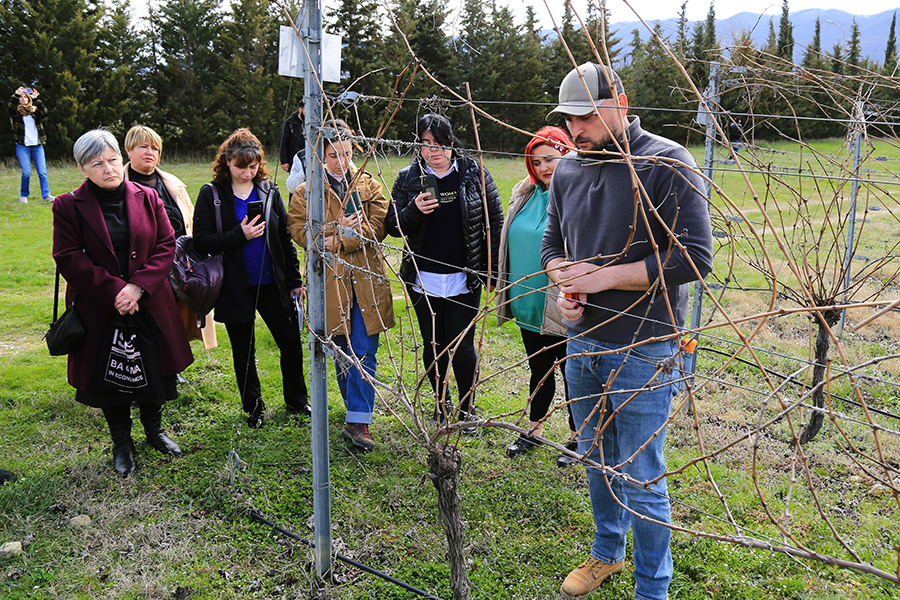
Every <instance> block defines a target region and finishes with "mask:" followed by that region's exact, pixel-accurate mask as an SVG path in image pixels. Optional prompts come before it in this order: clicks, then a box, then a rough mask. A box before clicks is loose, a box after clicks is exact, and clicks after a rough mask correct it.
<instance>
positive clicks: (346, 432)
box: [341, 423, 375, 452]
mask: <svg viewBox="0 0 900 600" xmlns="http://www.w3.org/2000/svg"><path fill="white" fill-rule="evenodd" d="M341 436H343V438H344V439H345V440H347V441H348V442H350V443H351V444H352V445H354V446H356V447H357V448H359V449H361V450H365V451H367V452H368V451H369V450H374V449H375V442H373V441H372V436H371V435H369V426H368V425H367V424H366V423H344V429H343V430H342V431H341Z"/></svg>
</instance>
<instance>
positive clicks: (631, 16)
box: [451, 0, 900, 28]
mask: <svg viewBox="0 0 900 600" xmlns="http://www.w3.org/2000/svg"><path fill="white" fill-rule="evenodd" d="M451 1H452V0H451ZM501 1H506V2H507V3H508V4H509V5H510V6H512V7H513V9H514V10H515V11H516V14H517V15H518V16H519V17H520V20H524V17H525V6H527V5H529V4H530V5H531V6H533V7H534V11H535V14H536V15H537V16H538V18H539V19H541V22H542V23H544V24H545V26H546V27H547V28H550V27H552V25H551V21H550V18H549V16H548V15H549V13H548V12H547V6H550V7H551V9H552V10H553V11H554V13H555V14H554V18H555V19H557V23H559V19H561V18H562V12H563V9H562V6H563V2H562V1H561V0H547V3H546V5H545V4H544V2H543V0H501ZM683 1H684V0H630V1H629V2H628V3H627V4H626V2H625V0H606V7H607V8H608V9H609V11H610V14H611V17H612V19H611V20H612V21H613V22H618V21H636V20H638V17H637V16H636V14H637V15H640V17H641V18H643V19H644V20H645V21H648V22H649V21H653V20H658V19H668V18H675V17H677V16H678V10H679V9H680V8H681V4H682V2H683ZM574 4H575V8H576V10H578V11H579V13H580V14H581V15H582V17H584V15H585V7H586V6H587V0H574ZM709 4H710V3H709V1H708V0H688V5H687V18H688V20H689V21H699V20H701V19H705V18H706V13H707V12H709ZM788 6H789V8H790V11H791V12H792V13H793V12H796V11H798V10H805V9H807V8H823V9H827V8H837V9H839V10H843V11H846V12H849V13H851V14H858V15H877V14H878V13H881V12H884V11H886V10H891V9H895V8H900V0H867V1H866V2H863V3H860V4H855V3H854V4H852V5H848V4H847V2H846V0H843V1H841V0H788ZM848 6H851V7H852V8H848ZM715 8H716V18H717V19H727V18H728V17H731V16H733V15H736V14H737V13H739V12H751V13H754V14H767V15H781V2H780V1H779V2H766V1H764V0H716V3H715Z"/></svg>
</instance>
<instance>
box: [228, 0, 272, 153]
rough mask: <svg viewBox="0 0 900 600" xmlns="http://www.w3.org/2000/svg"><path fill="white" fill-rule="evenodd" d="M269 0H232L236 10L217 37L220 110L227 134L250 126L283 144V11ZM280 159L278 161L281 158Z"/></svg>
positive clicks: (264, 138)
mask: <svg viewBox="0 0 900 600" xmlns="http://www.w3.org/2000/svg"><path fill="white" fill-rule="evenodd" d="M270 6H271V5H270V4H269V2H268V0H232V2H231V7H230V8H231V11H230V15H229V16H228V18H227V19H226V20H225V22H224V23H223V24H222V29H221V34H220V35H219V36H218V38H217V39H216V40H215V41H214V43H213V48H214V49H215V52H216V54H217V55H218V59H219V61H220V63H221V71H220V73H221V77H220V79H221V81H220V83H219V86H218V87H219V90H220V92H219V94H217V95H220V96H221V97H222V99H223V104H222V105H221V106H220V107H219V110H218V111H217V115H218V117H219V119H221V121H219V122H220V123H221V127H222V129H221V130H220V131H219V133H218V135H219V136H220V137H225V136H227V135H229V134H230V133H231V132H232V131H233V130H234V129H237V128H238V127H246V128H248V129H250V131H252V132H253V133H254V134H255V135H256V136H257V137H258V138H259V139H260V141H261V142H262V143H263V144H264V145H265V146H267V147H269V148H273V147H275V146H276V145H277V144H278V141H279V136H280V134H281V127H280V125H281V120H280V119H279V118H278V115H279V112H280V111H279V110H278V107H277V106H276V104H280V103H278V102H277V101H276V99H275V87H274V85H273V84H274V83H275V80H276V79H277V78H278V75H277V60H278V47H277V42H276V41H275V40H276V38H274V37H273V36H272V35H271V33H272V31H273V30H275V31H277V30H278V20H277V13H275V12H272V11H271V9H270ZM274 160H276V161H277V158H275V159H274Z"/></svg>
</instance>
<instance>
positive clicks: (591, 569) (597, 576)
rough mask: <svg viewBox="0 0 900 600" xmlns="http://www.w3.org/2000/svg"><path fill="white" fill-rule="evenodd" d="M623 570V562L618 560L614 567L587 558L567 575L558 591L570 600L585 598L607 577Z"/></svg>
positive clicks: (592, 558)
mask: <svg viewBox="0 0 900 600" xmlns="http://www.w3.org/2000/svg"><path fill="white" fill-rule="evenodd" d="M624 568H625V561H624V560H620V561H619V562H617V563H616V564H614V565H609V564H606V563H605V562H601V561H599V560H597V559H596V558H594V557H593V556H589V557H588V559H587V560H586V561H584V562H583V563H581V564H580V565H579V566H578V567H577V568H576V569H575V570H574V571H572V572H571V573H569V575H568V576H567V577H566V580H565V581H563V584H562V587H561V588H559V591H561V592H562V593H563V594H564V595H566V596H568V597H570V598H580V597H581V596H587V595H588V594H590V593H591V592H593V591H594V590H596V589H597V588H598V587H600V584H601V583H603V582H604V581H606V578H607V577H609V576H610V575H612V574H613V573H618V572H619V571H621V570H622V569H624Z"/></svg>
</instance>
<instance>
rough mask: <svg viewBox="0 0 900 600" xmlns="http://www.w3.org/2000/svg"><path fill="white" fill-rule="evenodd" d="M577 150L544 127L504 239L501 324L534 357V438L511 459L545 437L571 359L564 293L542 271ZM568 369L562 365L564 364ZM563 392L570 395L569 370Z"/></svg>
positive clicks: (530, 151)
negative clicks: (553, 206) (560, 193)
mask: <svg viewBox="0 0 900 600" xmlns="http://www.w3.org/2000/svg"><path fill="white" fill-rule="evenodd" d="M572 148H573V144H572V140H571V139H570V138H569V136H568V134H567V133H566V132H565V131H563V130H562V129H560V128H559V127H544V128H543V129H541V130H540V131H538V132H537V134H536V135H535V137H533V138H532V139H531V141H530V142H528V145H527V146H525V168H526V169H527V170H528V177H526V178H525V179H523V180H522V181H520V182H519V183H517V184H516V185H515V187H513V191H512V197H511V198H510V201H509V208H508V209H507V211H506V220H505V221H504V223H503V232H502V233H501V235H500V257H499V261H500V278H499V284H498V285H499V286H500V290H499V291H498V293H497V309H498V310H497V323H498V324H500V325H502V324H503V323H505V322H507V321H510V320H515V321H516V324H517V325H518V326H519V330H520V331H521V333H522V343H523V344H524V345H525V352H526V353H527V354H528V368H529V370H530V371H531V379H530V382H529V386H528V391H529V395H528V398H529V401H530V402H531V407H530V410H529V419H530V422H529V424H528V429H529V432H530V433H529V434H523V435H520V436H519V438H518V439H517V440H516V441H515V442H513V444H512V445H511V446H509V447H508V448H507V449H506V455H507V456H509V457H510V458H514V457H516V456H519V455H520V454H525V453H526V452H528V451H529V450H531V449H532V448H533V447H534V446H535V445H536V443H537V442H535V441H534V437H533V436H541V435H543V432H544V418H545V417H546V416H547V411H548V410H549V409H550V406H551V405H552V404H553V396H554V394H555V393H556V378H555V377H554V373H555V371H556V364H557V363H558V362H560V361H562V360H564V359H565V357H566V336H567V329H566V326H565V325H563V323H562V321H563V319H562V314H560V311H559V307H558V306H557V305H556V297H557V296H558V295H559V290H557V289H556V286H552V285H551V284H550V280H549V278H548V277H547V275H546V274H544V273H543V272H542V271H543V269H542V268H541V241H542V240H543V238H544V229H545V228H546V226H547V204H548V202H549V200H550V178H551V177H552V176H553V171H554V170H555V169H556V163H557V161H558V160H559V159H560V157H562V156H563V155H564V154H565V153H566V152H568V151H569V150H571V149H572ZM560 367H562V364H560ZM560 372H561V373H562V375H563V389H564V390H566V400H568V388H567V387H566V378H565V369H563V368H560ZM568 412H569V429H570V430H571V431H572V433H571V435H570V436H569V439H570V442H569V443H568V445H567V448H569V449H570V450H575V448H576V445H575V442H574V441H572V440H574V439H575V423H574V421H573V420H572V411H571V409H570V410H569V411H568ZM571 462H572V461H571V460H570V459H569V457H567V456H566V455H564V454H561V455H560V456H559V457H558V458H557V464H558V465H559V466H561V467H562V466H567V465H569V464H571Z"/></svg>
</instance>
